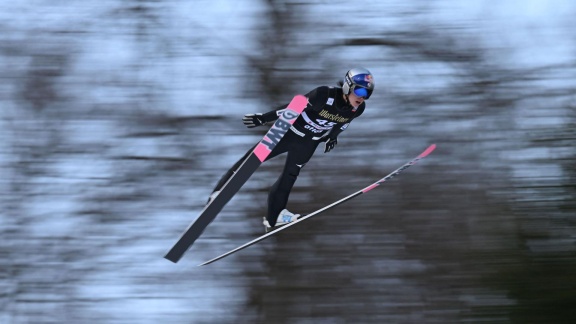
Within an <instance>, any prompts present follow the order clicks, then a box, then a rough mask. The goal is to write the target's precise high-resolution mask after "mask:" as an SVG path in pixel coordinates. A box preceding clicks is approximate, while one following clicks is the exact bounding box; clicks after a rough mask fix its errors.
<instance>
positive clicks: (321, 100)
mask: <svg viewBox="0 0 576 324" xmlns="http://www.w3.org/2000/svg"><path fill="white" fill-rule="evenodd" d="M306 97H307V98H308V106H307V107H306V108H305V109H304V111H303V112H302V114H300V116H299V117H298V119H296V121H295V122H294V124H293V125H292V126H291V127H290V131H288V132H287V133H286V134H285V135H284V137H283V138H282V139H281V140H280V142H279V143H278V145H276V147H275V148H274V149H273V150H272V152H271V153H270V155H269V156H268V157H267V158H266V161H267V160H269V159H272V158H274V157H276V156H278V155H280V154H282V153H287V155H286V162H285V164H284V169H283V170H282V173H281V174H280V176H279V177H278V179H277V180H276V182H275V183H274V184H273V185H272V187H271V188H270V191H269V195H268V213H267V217H266V218H267V220H268V222H269V223H270V225H271V226H274V225H275V224H276V218H277V217H278V214H279V213H280V212H281V211H282V210H283V209H284V208H286V205H287V203H288V197H289V196H290V191H291V190H292V187H293V186H294V183H295V182H296V179H297V178H298V175H299V174H300V170H301V169H302V167H304V165H305V164H306V163H308V161H309V160H310V158H311V157H312V155H313V154H314V152H315V150H316V148H317V147H318V145H319V144H320V143H321V142H325V141H327V140H329V139H336V138H337V137H338V135H339V134H340V133H341V132H342V131H344V130H345V129H346V128H347V127H348V125H349V124H350V122H351V121H352V120H353V119H354V118H356V117H359V116H360V115H362V113H363V112H364V109H365V107H366V103H365V102H363V103H362V104H361V105H360V106H358V108H354V107H353V106H351V105H350V104H349V103H348V102H347V100H346V99H345V98H344V96H343V92H342V88H339V87H328V86H320V87H318V88H316V89H314V90H312V91H310V92H309V93H308V94H306ZM286 107H287V105H284V106H282V107H280V108H278V109H275V110H272V111H270V112H267V113H265V114H263V115H262V118H263V120H264V122H265V123H266V124H269V123H272V122H274V121H275V120H277V119H278V116H279V115H280V114H282V110H283V109H285V108H286ZM253 149H254V148H251V149H250V150H248V152H246V154H245V155H244V156H243V157H242V158H241V159H240V160H238V162H236V163H235V164H234V166H232V168H231V169H230V170H228V172H227V173H226V174H225V175H224V176H223V177H222V179H220V181H219V182H218V184H217V185H216V188H214V191H218V190H220V189H221V188H222V187H223V186H224V184H226V182H227V181H228V179H230V177H231V176H232V175H233V174H234V172H235V171H236V170H237V169H238V168H239V167H240V165H241V164H242V163H243V162H244V160H245V159H246V158H247V157H248V156H249V155H250V153H251V152H252V150H253Z"/></svg>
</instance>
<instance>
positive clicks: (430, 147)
mask: <svg viewBox="0 0 576 324" xmlns="http://www.w3.org/2000/svg"><path fill="white" fill-rule="evenodd" d="M435 148H436V144H432V145H430V146H429V147H428V148H427V149H426V150H424V152H422V153H420V155H418V156H417V157H416V158H414V159H413V160H411V161H410V162H408V163H406V164H404V165H403V166H401V167H399V168H398V169H396V170H394V171H392V172H391V173H390V174H388V175H387V176H385V177H384V178H382V179H380V180H378V181H376V182H374V183H373V184H371V185H369V186H368V187H366V188H364V189H362V190H359V191H356V192H355V193H353V194H351V195H349V196H346V197H344V198H342V199H340V200H338V201H336V202H333V203H331V204H330V205H327V206H325V207H323V208H320V209H318V210H316V211H314V212H312V213H310V214H308V215H306V216H304V217H301V218H299V219H298V220H296V221H294V222H292V223H288V224H286V225H283V226H281V227H278V228H276V229H274V230H273V231H271V232H268V233H266V234H264V235H262V236H259V237H257V238H255V239H254V240H252V241H250V242H248V243H246V244H244V245H241V246H239V247H237V248H235V249H233V250H231V251H228V252H226V253H224V254H222V255H220V256H218V257H215V258H214V259H211V260H208V261H206V262H204V263H201V264H199V265H198V266H199V267H200V266H204V265H207V264H210V263H213V262H215V261H218V260H220V259H222V258H224V257H227V256H229V255H230V254H232V253H235V252H238V251H240V250H243V249H245V248H247V247H249V246H251V245H254V244H256V243H258V242H260V241H262V240H264V239H266V238H268V237H270V236H272V235H274V234H277V233H278V232H280V231H283V230H285V229H287V228H289V227H291V226H294V225H296V224H298V223H300V222H302V221H304V220H306V219H308V218H311V217H313V216H316V215H318V214H320V213H322V212H324V211H326V210H328V209H330V208H332V207H335V206H338V205H340V204H342V203H344V202H346V201H348V200H350V199H352V198H355V197H358V196H360V195H361V194H365V193H367V192H368V191H370V190H372V189H374V188H376V187H378V186H379V185H381V184H382V183H384V182H385V181H388V180H390V179H392V178H394V177H395V176H397V175H398V174H399V173H400V172H402V171H404V170H406V169H407V168H409V167H410V166H412V165H414V164H416V162H418V161H420V160H421V159H423V158H425V157H426V156H428V155H429V154H430V153H432V151H434V149H435Z"/></svg>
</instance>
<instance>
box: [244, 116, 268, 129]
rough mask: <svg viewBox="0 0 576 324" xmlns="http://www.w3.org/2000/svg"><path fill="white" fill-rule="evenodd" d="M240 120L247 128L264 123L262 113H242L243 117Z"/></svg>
mask: <svg viewBox="0 0 576 324" xmlns="http://www.w3.org/2000/svg"><path fill="white" fill-rule="evenodd" d="M242 122H243V123H244V125H246V127H248V128H253V127H256V126H261V125H263V124H264V120H263V119H262V114H246V115H244V118H242Z"/></svg>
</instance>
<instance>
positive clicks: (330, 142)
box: [324, 137, 338, 153]
mask: <svg viewBox="0 0 576 324" xmlns="http://www.w3.org/2000/svg"><path fill="white" fill-rule="evenodd" d="M336 144H338V139H337V138H330V137H329V138H328V140H327V141H326V144H325V146H324V153H328V152H330V151H332V149H333V148H334V146H336Z"/></svg>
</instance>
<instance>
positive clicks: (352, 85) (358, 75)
mask: <svg viewBox="0 0 576 324" xmlns="http://www.w3.org/2000/svg"><path fill="white" fill-rule="evenodd" d="M342 90H343V91H344V94H345V95H349V94H350V93H351V92H352V91H355V90H357V91H358V92H359V93H357V92H355V94H356V95H358V96H360V97H364V98H365V99H368V98H370V95H372V91H374V78H373V77H372V73H370V71H368V70H366V69H365V68H353V69H352V70H350V71H348V72H347V73H346V76H345V77H344V83H343V84H342Z"/></svg>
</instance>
